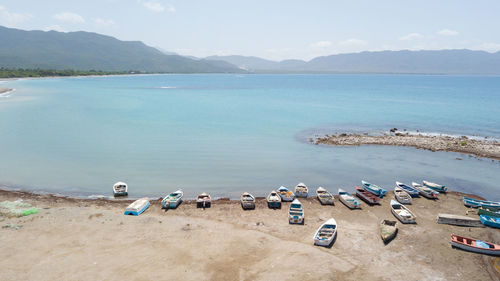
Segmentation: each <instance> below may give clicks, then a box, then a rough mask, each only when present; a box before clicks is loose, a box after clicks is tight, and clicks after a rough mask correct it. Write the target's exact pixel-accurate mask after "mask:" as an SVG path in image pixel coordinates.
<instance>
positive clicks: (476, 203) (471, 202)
mask: <svg viewBox="0 0 500 281" xmlns="http://www.w3.org/2000/svg"><path fill="white" fill-rule="evenodd" d="M462 201H463V202H464V205H465V206H467V207H472V208H478V207H486V208H489V209H494V210H500V202H493V201H486V200H479V199H474V198H471V197H465V196H464V197H462Z"/></svg>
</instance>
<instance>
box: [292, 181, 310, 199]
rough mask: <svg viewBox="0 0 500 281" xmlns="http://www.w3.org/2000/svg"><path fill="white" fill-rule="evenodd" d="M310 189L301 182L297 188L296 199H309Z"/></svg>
mask: <svg viewBox="0 0 500 281" xmlns="http://www.w3.org/2000/svg"><path fill="white" fill-rule="evenodd" d="M308 192H309V189H308V188H307V186H306V185H305V184H304V183H303V182H301V183H299V184H297V186H295V196H296V197H307V195H308Z"/></svg>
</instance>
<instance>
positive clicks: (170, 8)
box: [168, 5, 177, 13]
mask: <svg viewBox="0 0 500 281" xmlns="http://www.w3.org/2000/svg"><path fill="white" fill-rule="evenodd" d="M168 11H169V12H171V13H175V11H177V10H176V9H175V7H174V6H172V5H168Z"/></svg>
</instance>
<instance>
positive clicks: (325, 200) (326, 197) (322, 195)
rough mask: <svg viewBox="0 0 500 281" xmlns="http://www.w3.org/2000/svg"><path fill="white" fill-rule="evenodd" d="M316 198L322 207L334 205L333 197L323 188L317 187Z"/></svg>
mask: <svg viewBox="0 0 500 281" xmlns="http://www.w3.org/2000/svg"><path fill="white" fill-rule="evenodd" d="M316 196H317V197H318V200H319V202H320V203H321V204H322V205H334V202H333V195H332V194H331V193H330V192H328V191H327V190H326V189H324V188H323V187H321V186H320V187H318V189H317V190H316Z"/></svg>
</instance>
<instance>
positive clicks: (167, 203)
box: [161, 189, 184, 209]
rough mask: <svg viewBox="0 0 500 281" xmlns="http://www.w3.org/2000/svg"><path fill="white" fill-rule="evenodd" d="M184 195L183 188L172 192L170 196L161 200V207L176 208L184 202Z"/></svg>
mask: <svg viewBox="0 0 500 281" xmlns="http://www.w3.org/2000/svg"><path fill="white" fill-rule="evenodd" d="M183 196H184V192H182V190H180V189H179V190H177V191H175V192H172V193H170V194H169V195H168V196H166V197H165V198H163V200H161V207H162V208H163V209H169V208H170V209H175V208H177V206H179V204H180V203H181V202H182V197H183Z"/></svg>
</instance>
